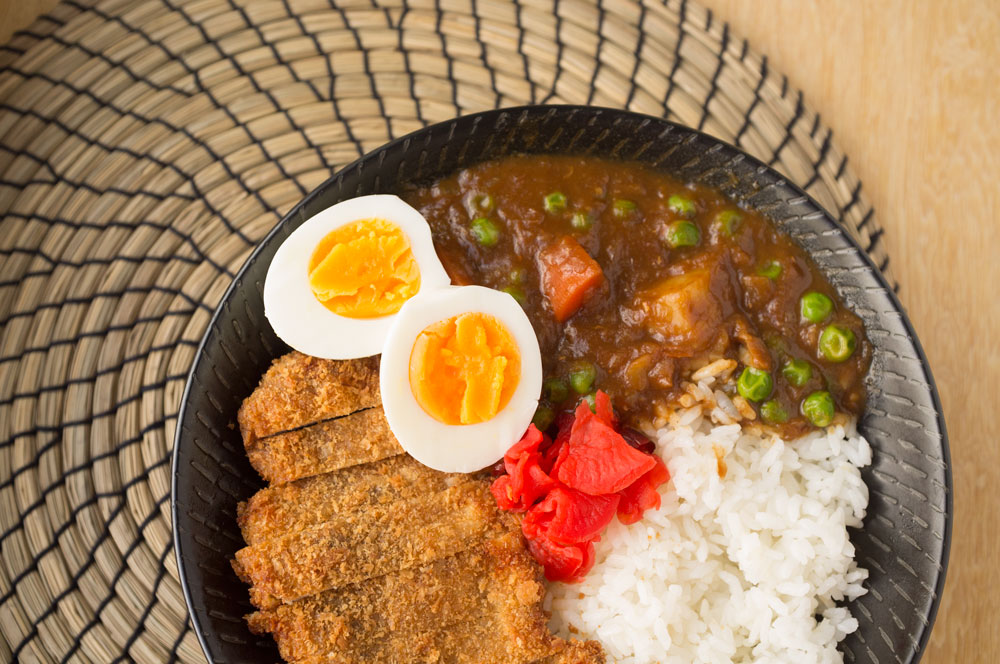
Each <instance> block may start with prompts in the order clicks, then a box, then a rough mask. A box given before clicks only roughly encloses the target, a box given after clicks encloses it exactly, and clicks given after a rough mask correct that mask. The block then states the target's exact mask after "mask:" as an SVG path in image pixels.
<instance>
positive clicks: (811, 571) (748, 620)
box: [547, 406, 871, 664]
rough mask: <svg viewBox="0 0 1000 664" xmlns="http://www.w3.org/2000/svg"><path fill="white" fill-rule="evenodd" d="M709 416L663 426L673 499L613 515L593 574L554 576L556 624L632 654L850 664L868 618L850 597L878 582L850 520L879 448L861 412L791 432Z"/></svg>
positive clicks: (667, 491)
mask: <svg viewBox="0 0 1000 664" xmlns="http://www.w3.org/2000/svg"><path fill="white" fill-rule="evenodd" d="M701 413H702V410H701V408H700V407H697V406H696V407H694V408H691V409H689V410H687V411H682V412H681V413H677V414H675V416H674V417H673V418H671V420H672V421H671V423H670V424H669V425H667V426H664V427H663V428H661V429H659V430H658V431H657V435H656V439H657V442H658V446H657V452H658V453H659V454H661V455H662V456H663V459H664V461H665V462H666V464H667V467H668V468H669V469H670V475H671V480H670V482H668V483H667V484H665V485H664V487H663V488H662V489H661V492H662V500H663V504H662V507H661V508H660V509H659V510H658V511H647V512H646V514H645V516H644V518H643V519H642V520H641V521H639V522H638V523H635V524H633V525H631V526H623V525H622V524H620V523H619V522H618V521H617V520H615V521H614V522H612V524H611V526H610V527H609V528H608V529H607V531H606V532H605V533H604V535H603V539H602V541H601V542H599V543H598V544H597V564H596V565H595V567H594V569H593V570H591V572H590V573H589V574H588V575H587V577H586V579H585V580H584V581H583V582H582V583H580V584H573V585H566V584H559V583H556V584H550V588H549V590H550V593H549V596H548V597H547V603H548V606H547V608H549V609H550V610H551V611H552V623H551V625H552V627H553V629H554V630H555V631H556V632H557V633H559V634H561V635H563V636H571V635H572V636H576V637H577V638H579V637H581V636H585V637H586V638H595V639H598V640H600V641H601V643H602V644H603V645H604V647H605V649H606V650H607V652H608V655H609V661H612V662H620V663H622V664H632V663H635V664H640V663H652V662H656V663H659V664H668V663H670V664H673V663H677V664H691V663H693V662H701V663H704V664H709V663H716V662H720V663H726V664H728V663H730V662H733V663H742V662H757V663H763V662H794V663H795V664H810V663H813V662H816V663H823V664H826V663H834V662H836V663H840V662H842V661H843V656H842V654H841V653H840V652H839V651H838V650H837V643H838V642H839V641H841V640H842V639H843V638H844V637H845V636H846V635H847V634H850V633H851V632H853V631H855V630H856V629H857V627H858V623H857V620H855V619H854V618H853V617H852V616H851V614H850V612H849V611H848V609H847V608H846V607H844V606H843V604H844V602H845V601H849V600H851V599H854V598H855V597H858V596H860V595H862V594H864V593H865V592H866V591H865V589H864V588H863V587H862V582H863V581H864V580H865V579H866V578H867V577H868V572H867V570H865V569H862V568H860V567H858V566H857V565H856V564H855V562H854V547H853V546H852V545H851V543H850V540H849V535H848V531H847V528H848V527H860V526H861V521H862V519H863V518H864V514H865V509H866V507H867V505H868V489H867V487H866V486H865V484H864V482H863V481H862V479H861V475H860V471H859V469H860V468H861V467H863V466H866V465H868V464H869V463H870V462H871V448H870V447H869V445H868V443H867V442H866V441H865V439H864V438H862V437H861V436H860V435H858V433H857V431H856V430H855V428H854V424H853V422H849V423H847V424H845V425H841V426H831V427H830V428H829V429H828V430H826V431H819V432H815V433H812V434H810V435H808V436H805V437H803V438H800V439H798V440H796V441H792V442H785V441H782V440H781V439H780V438H779V437H777V436H773V435H763V436H762V435H761V434H759V433H755V432H753V431H751V430H746V431H741V427H740V425H739V424H729V425H722V426H718V425H713V423H712V421H710V420H709V419H708V418H707V417H704V416H702V414H701ZM716 419H717V418H716ZM713 446H714V447H713ZM717 453H719V454H724V457H723V458H724V462H725V466H726V471H725V477H724V478H722V477H720V470H721V468H720V464H719V463H718V459H717V456H716V454H717ZM838 603H840V604H841V606H837V604H838Z"/></svg>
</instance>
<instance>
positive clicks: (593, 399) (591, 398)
mask: <svg viewBox="0 0 1000 664" xmlns="http://www.w3.org/2000/svg"><path fill="white" fill-rule="evenodd" d="M580 401H585V402H587V405H588V406H590V412H592V413H596V412H597V392H591V393H590V394H587V395H585V396H584V397H583V399H581V400H580Z"/></svg>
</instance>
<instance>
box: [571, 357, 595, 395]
mask: <svg viewBox="0 0 1000 664" xmlns="http://www.w3.org/2000/svg"><path fill="white" fill-rule="evenodd" d="M595 380H597V367H595V366H594V365H593V364H591V363H590V362H577V363H576V364H574V365H573V368H572V369H571V370H570V372H569V385H570V387H572V388H573V391H574V392H576V393H577V394H586V393H587V392H590V390H591V389H593V387H594V381H595Z"/></svg>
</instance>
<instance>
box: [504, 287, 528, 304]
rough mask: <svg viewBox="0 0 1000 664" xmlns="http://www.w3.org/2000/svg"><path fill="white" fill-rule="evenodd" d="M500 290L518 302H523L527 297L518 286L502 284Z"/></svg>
mask: <svg viewBox="0 0 1000 664" xmlns="http://www.w3.org/2000/svg"><path fill="white" fill-rule="evenodd" d="M500 290H502V291H503V292H504V293H507V295H510V296H511V297H512V298H514V299H515V300H517V303H518V304H524V301H525V300H526V299H527V296H526V295H525V294H524V289H523V288H521V287H520V286H514V285H511V286H504V287H503V288H501V289H500Z"/></svg>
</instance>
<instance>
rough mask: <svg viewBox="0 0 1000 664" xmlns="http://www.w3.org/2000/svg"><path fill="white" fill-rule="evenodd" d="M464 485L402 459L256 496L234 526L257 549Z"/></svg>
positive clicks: (461, 479)
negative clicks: (360, 512)
mask: <svg viewBox="0 0 1000 664" xmlns="http://www.w3.org/2000/svg"><path fill="white" fill-rule="evenodd" d="M467 480H468V476H467V475H463V474H461V473H442V472H440V471H437V470H434V469H432V468H428V467H427V466H425V465H423V464H422V463H420V462H419V461H416V460H415V459H413V458H412V457H410V456H408V455H406V454H400V455H399V456H394V457H390V458H388V459H383V460H382V461H376V462H375V463H366V464H363V465H360V466H354V467H352V468H345V469H344V470H342V471H339V472H333V473H324V474H322V475H315V476H313V477H307V478H305V479H301V480H296V481H294V482H290V483H288V484H279V485H276V486H272V487H269V488H267V489H262V490H260V491H258V492H257V493H256V494H255V495H254V496H253V497H252V498H250V500H248V501H246V502H245V503H240V504H239V506H238V508H237V516H236V521H237V523H238V524H239V526H240V528H241V530H242V531H243V539H245V540H246V542H247V544H250V545H254V544H259V543H260V542H264V541H267V540H272V539H277V538H279V537H283V536H285V535H287V534H289V533H297V532H299V531H301V530H304V529H306V528H309V527H312V526H316V525H319V524H322V523H325V522H327V521H329V520H331V519H333V518H335V517H336V516H338V515H340V514H344V513H346V512H349V511H351V510H355V509H357V508H360V507H371V506H376V505H389V504H391V503H393V502H395V501H397V500H406V499H409V498H416V497H418V496H422V495H425V494H431V493H437V492H439V491H444V490H445V489H447V488H448V487H450V486H454V485H456V484H458V483H460V482H464V481H467Z"/></svg>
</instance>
